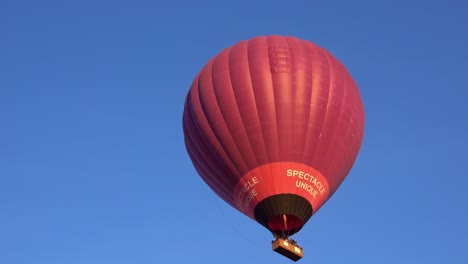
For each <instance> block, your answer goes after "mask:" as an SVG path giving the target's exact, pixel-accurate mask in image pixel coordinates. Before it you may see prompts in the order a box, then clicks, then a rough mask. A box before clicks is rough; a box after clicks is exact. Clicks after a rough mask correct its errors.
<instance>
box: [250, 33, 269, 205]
mask: <svg viewBox="0 0 468 264" xmlns="http://www.w3.org/2000/svg"><path fill="white" fill-rule="evenodd" d="M250 44H251V41H247V44H246V46H247V47H246V52H247V56H246V57H247V65H248V70H249V80H250V85H251V87H252V94H253V99H254V103H255V109H256V111H255V112H256V115H257V118H258V123H259V125H260V128H261V131H262V133H261V135H262V139H263V140H262V142H263V146H264V149H265V153H266V157H267V164H270V157H269V155H268V149H267V147H266V142H265V135H264V134H263V127H262V122H261V119H260V114H259V112H258V108H257V105H258V102H257V96H256V95H255V88H254V84H253V82H252V77H251V76H252V75H251V68H250V56H249V55H250V52H249V48H250ZM257 165H258V164H257ZM268 168H269V170H270V175H272V173H271V166H270V165H268ZM259 174H260V177H261V178H262V180H263V182H265V179H264V175H263V173H259ZM273 182H274V181H273ZM256 201H257V204H258V203H259V202H260V201H258V200H256ZM267 208H269V207H267ZM254 210H255V208H254ZM269 211H270V212H271V210H270V209H269Z"/></svg>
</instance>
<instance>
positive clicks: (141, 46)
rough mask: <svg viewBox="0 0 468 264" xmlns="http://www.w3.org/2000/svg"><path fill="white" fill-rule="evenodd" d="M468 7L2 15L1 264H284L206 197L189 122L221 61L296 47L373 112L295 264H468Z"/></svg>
mask: <svg viewBox="0 0 468 264" xmlns="http://www.w3.org/2000/svg"><path fill="white" fill-rule="evenodd" d="M467 25H468V2H467V1H466V0H459V1H452V0H444V1H442V0H439V1H431V0H419V1H411V0H393V1H374V0H367V1H347V0H342V1H313V0H307V1H306V0H304V1H293V0H291V1H276V0H270V1H263V0H262V1H254V0H236V1H219V0H217V1H214V0H213V1H189V0H185V1H175V0H174V1H170V0H167V1H158V0H147V1H140V0H132V1H121V0H114V1H109V0H102V1H101V0H92V1H91V0H80V1H59V0H57V1H50V0H44V1H32V0H31V1H24V0H3V1H1V2H0V33H1V35H0V121H1V122H0V263H2V264H55V263H56V264H64V263H66V264H95V263H96V264H98V263H99V264H103V263H104V264H106V263H109V264H124V263H125V264H126V263H128V264H130V263H131V264H134V263H153V264H159V263H227V264H230V263H290V261H289V260H287V259H286V258H284V257H282V256H280V255H278V254H276V253H274V252H272V251H271V248H270V247H271V245H270V241H271V235H270V234H269V233H268V232H267V231H266V230H265V229H264V228H263V227H261V226H260V225H258V224H256V223H254V222H253V221H251V220H250V219H248V218H246V217H245V216H243V215H241V214H240V213H238V212H237V211H235V210H234V209H232V208H231V207H229V206H228V205H226V204H225V203H223V202H222V201H221V200H219V199H218V198H217V196H215V194H213V193H212V192H211V190H210V189H208V187H207V186H206V185H205V184H204V183H203V182H202V180H201V179H200V178H199V177H198V175H197V174H196V172H195V170H194V169H193V167H192V164H191V162H190V160H189V158H188V155H187V154H186V151H185V147H184V143H183V134H182V121H181V118H182V110H183V102H184V99H185V95H186V93H187V91H188V89H189V87H190V84H191V82H192V79H193V77H194V76H195V74H196V73H197V72H198V71H199V70H200V69H201V68H202V66H203V65H204V64H205V63H206V62H207V60H208V59H209V58H211V57H212V56H214V55H216V54H217V53H218V52H219V51H221V50H222V49H223V48H225V47H227V46H229V45H232V44H234V43H236V42H238V41H240V40H243V39H248V38H251V37H254V36H258V35H270V34H281V35H292V36H296V37H300V38H304V39H307V40H310V41H313V42H315V43H317V44H318V45H320V46H322V47H324V48H326V49H328V50H329V51H330V52H332V53H333V54H334V55H335V56H336V57H337V58H339V59H340V60H341V61H342V62H343V63H344V64H345V65H346V66H347V68H348V69H349V71H350V72H351V73H352V75H353V76H354V78H355V79H356V81H357V83H358V85H359V87H360V90H361V94H362V97H363V100H364V104H365V109H366V127H365V137H364V143H363V146H362V150H361V152H360V155H359V157H358V159H357V162H356V164H355V166H354V168H353V170H352V171H351V173H350V175H349V176H348V178H347V180H346V181H345V182H344V183H343V185H342V186H341V188H340V189H339V190H338V192H337V193H336V194H335V195H334V196H333V197H332V198H331V199H330V200H329V202H328V203H327V204H326V205H325V206H324V207H323V208H322V209H321V210H320V211H319V212H318V213H317V214H316V215H314V217H313V218H312V219H311V220H310V221H309V222H308V224H307V226H306V227H305V228H304V229H303V230H302V231H301V233H300V234H298V235H297V236H296V239H297V240H298V241H299V242H300V244H301V245H302V246H303V247H304V249H305V257H304V259H303V260H301V263H321V264H326V263H330V264H335V263H336V264H338V263H384V264H385V263H391V264H394V263H425V264H432V263H451V264H456V263H460V264H462V263H468V192H467V189H466V188H467V186H468V174H467V170H466V166H467V163H468V153H467V149H468V138H467V135H468V103H467V99H468V92H467V89H468V49H467V47H468V26H467Z"/></svg>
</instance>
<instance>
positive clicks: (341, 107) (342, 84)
mask: <svg viewBox="0 0 468 264" xmlns="http://www.w3.org/2000/svg"><path fill="white" fill-rule="evenodd" d="M325 55H326V57H327V61H328V62H331V63H329V65H331V67H333V69H334V70H332V69H331V68H330V72H334V73H335V76H334V78H333V79H334V81H336V80H337V77H336V75H338V74H339V75H342V73H341V72H339V70H340V68H339V66H340V65H338V64H337V62H336V60H331V59H330V54H329V53H328V52H326V53H325ZM336 73H338V74H336ZM340 77H342V76H340ZM330 78H331V74H330ZM345 81H346V80H345V78H343V79H342V83H340V84H338V85H339V86H340V87H342V89H341V90H342V91H343V98H341V105H340V106H339V116H338V118H337V121H336V122H334V123H335V125H334V126H333V130H332V131H330V132H329V135H330V137H329V138H330V139H331V142H329V146H330V147H329V148H326V150H325V153H324V157H325V158H328V157H329V155H330V154H329V153H330V151H336V150H335V149H333V150H331V146H335V141H336V140H337V139H336V138H335V137H334V135H335V134H336V132H337V129H338V126H339V124H340V121H341V119H342V118H343V106H344V102H343V99H344V94H345V93H346V89H345V88H344V83H345ZM330 84H331V81H330ZM338 85H337V86H336V87H338ZM338 90H340V89H338ZM327 112H328V111H327ZM332 143H333V144H332ZM331 157H333V158H334V157H335V156H334V155H333V154H332V155H331ZM326 160H329V163H328V165H327V167H325V171H326V172H328V177H331V175H330V171H329V169H330V167H332V164H334V163H335V162H334V159H326Z"/></svg>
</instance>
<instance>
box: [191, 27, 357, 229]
mask: <svg viewBox="0 0 468 264" xmlns="http://www.w3.org/2000/svg"><path fill="white" fill-rule="evenodd" d="M183 128H184V135H185V144H186V147H187V151H188V153H189V155H190V158H191V159H192V162H193V164H194V167H195V168H196V170H197V172H198V173H199V174H200V176H201V178H202V179H203V180H204V181H205V182H206V183H207V184H208V185H209V186H210V188H211V189H213V191H215V192H216V193H217V194H218V195H219V196H220V197H221V198H222V199H224V200H225V201H226V202H227V203H229V204H230V205H232V206H233V207H235V208H236V209H238V210H239V211H240V212H242V213H243V214H245V215H247V216H249V217H251V218H252V219H254V220H255V221H257V222H258V223H260V224H261V225H263V226H264V227H266V228H267V229H268V230H270V231H271V232H272V233H273V234H275V235H276V236H283V237H284V236H286V237H287V236H289V235H291V234H294V233H296V232H298V231H299V230H300V229H301V228H302V227H303V226H304V224H305V223H306V222H307V221H308V220H309V219H310V217H311V216H312V215H313V214H314V213H316V212H317V211H318V210H319V209H320V207H321V206H322V205H323V204H324V203H325V202H326V201H327V200H328V199H329V198H330V196H331V195H332V194H333V193H334V192H335V191H336V190H337V188H338V187H339V186H340V184H341V183H342V182H343V180H344V179H345V177H346V176H347V174H348V173H349V171H350V169H351V167H352V166H353V163H354V161H355V159H356V156H357V154H358V152H359V149H360V147H361V142H362V138H363V130H364V108H363V105H362V101H361V98H360V95H359V91H358V88H357V86H356V84H355V82H354V80H353V79H352V77H351V75H350V74H349V73H348V71H347V70H346V68H345V67H344V66H343V64H341V63H340V62H339V61H338V60H337V59H336V58H335V57H333V56H332V55H331V54H330V53H329V52H328V51H326V50H324V49H323V48H320V47H318V46H317V45H315V44H313V43H311V42H308V41H305V40H301V39H298V38H294V37H282V36H268V37H256V38H253V39H250V40H246V41H241V42H239V43H237V44H235V45H234V46H232V47H229V48H227V49H225V50H223V51H222V52H221V53H220V54H218V55H217V56H216V57H214V58H212V59H211V60H210V61H209V62H208V63H207V64H206V65H205V67H204V68H203V69H202V70H201V71H200V73H199V74H198V75H197V76H196V77H195V80H194V81H193V84H192V87H191V88H190V91H189V93H188V95H187V98H186V102H185V109H184V116H183Z"/></svg>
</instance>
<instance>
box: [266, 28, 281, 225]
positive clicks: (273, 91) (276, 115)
mask: <svg viewBox="0 0 468 264" xmlns="http://www.w3.org/2000/svg"><path fill="white" fill-rule="evenodd" d="M266 42H267V45H266V46H267V52H268V66H269V67H270V71H269V73H270V78H271V86H272V87H271V91H272V93H273V108H272V110H273V111H274V112H275V124H276V136H277V139H276V141H275V147H276V149H277V150H278V151H277V153H278V159H279V158H280V157H281V152H280V148H279V147H280V146H279V140H280V138H279V128H278V111H277V109H276V93H275V82H274V79H273V72H272V70H271V58H270V56H271V55H270V42H271V37H268V38H266ZM279 161H281V159H279ZM273 182H275V181H273ZM281 186H283V178H282V177H281ZM280 188H281V187H280ZM273 189H274V190H275V191H276V186H275V187H273ZM272 207H276V208H275V209H278V210H277V211H279V208H278V206H277V204H276V205H275V204H272ZM279 224H281V222H279Z"/></svg>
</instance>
